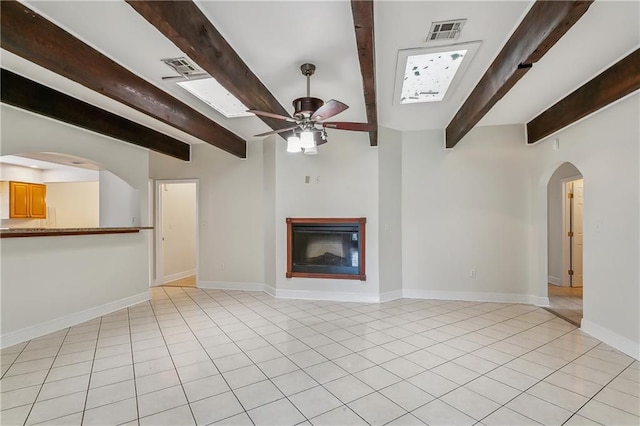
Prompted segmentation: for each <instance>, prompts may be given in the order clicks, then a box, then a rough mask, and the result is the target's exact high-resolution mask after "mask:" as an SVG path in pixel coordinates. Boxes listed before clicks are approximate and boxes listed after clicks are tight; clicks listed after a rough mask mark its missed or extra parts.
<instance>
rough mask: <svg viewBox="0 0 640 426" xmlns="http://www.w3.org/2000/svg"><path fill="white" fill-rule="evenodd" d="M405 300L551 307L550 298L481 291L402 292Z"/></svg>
mask: <svg viewBox="0 0 640 426" xmlns="http://www.w3.org/2000/svg"><path fill="white" fill-rule="evenodd" d="M402 297H403V298H405V299H435V300H463V301H467V302H494V303H526V304H528V305H536V306H549V298H548V297H537V296H533V295H530V294H512V293H485V292H479V291H477V292H476V291H440V290H411V289H404V290H402Z"/></svg>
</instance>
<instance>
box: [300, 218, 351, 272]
mask: <svg viewBox="0 0 640 426" xmlns="http://www.w3.org/2000/svg"><path fill="white" fill-rule="evenodd" d="M295 220H303V219H295ZM328 220H329V219H327V221H328ZM356 220H359V219H356ZM363 226H364V223H359V222H351V223H340V222H334V223H317V222H313V223H290V235H289V241H290V247H289V253H290V259H289V265H290V270H289V271H288V273H287V276H289V273H291V274H292V276H306V277H313V276H322V277H323V278H327V277H328V278H331V277H332V276H336V278H356V279H362V278H361V275H362V276H363V275H364V273H363V272H362V271H363V270H364V268H362V266H363V265H362V261H363V259H362V250H361V249H362V247H363V246H364V244H363V243H364V242H363V241H361V238H362V237H363V235H361V229H363ZM362 234H364V233H362Z"/></svg>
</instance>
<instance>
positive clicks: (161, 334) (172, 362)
mask: <svg viewBox="0 0 640 426" xmlns="http://www.w3.org/2000/svg"><path fill="white" fill-rule="evenodd" d="M162 291H163V292H164V291H165V290H164V289H162ZM150 306H151V311H152V312H153V316H154V318H155V320H156V324H157V325H158V330H159V331H160V336H161V337H162V340H163V342H164V345H165V347H166V348H167V352H169V359H170V360H171V364H173V369H174V370H175V372H176V375H177V376H178V381H179V382H180V388H181V389H182V392H183V393H184V399H185V400H186V401H187V405H189V411H190V412H191V417H192V418H193V421H194V423H196V424H197V420H196V417H195V415H194V414H193V410H192V409H191V404H189V398H188V397H187V392H186V391H185V390H184V383H182V379H181V378H180V375H179V374H178V368H177V367H176V364H175V362H174V360H173V356H172V355H171V352H170V351H169V345H168V344H167V340H166V338H165V335H164V333H163V332H162V327H160V322H159V321H158V316H157V315H156V311H155V309H154V307H153V303H150ZM131 352H132V356H133V348H132V349H131ZM133 369H134V374H135V364H134V366H133ZM165 389H168V388H165ZM137 399H138V395H137V394H136V401H137ZM173 408H177V407H173ZM164 411H168V410H164ZM154 414H157V413H153V414H150V416H152V415H154ZM138 424H140V417H138Z"/></svg>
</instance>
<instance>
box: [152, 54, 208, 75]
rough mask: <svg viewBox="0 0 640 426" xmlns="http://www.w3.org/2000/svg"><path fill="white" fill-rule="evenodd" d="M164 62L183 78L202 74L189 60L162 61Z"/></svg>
mask: <svg viewBox="0 0 640 426" xmlns="http://www.w3.org/2000/svg"><path fill="white" fill-rule="evenodd" d="M162 62H164V63H165V64H167V65H169V66H170V67H171V68H173V69H174V70H175V71H176V72H177V73H178V74H180V75H183V76H190V75H194V74H202V71H200V70H199V69H198V68H197V67H196V66H195V65H194V64H192V63H191V62H189V60H188V59H187V58H184V57H182V58H167V59H162Z"/></svg>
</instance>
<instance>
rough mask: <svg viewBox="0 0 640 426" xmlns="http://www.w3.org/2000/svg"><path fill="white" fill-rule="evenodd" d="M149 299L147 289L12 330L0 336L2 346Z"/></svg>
mask: <svg viewBox="0 0 640 426" xmlns="http://www.w3.org/2000/svg"><path fill="white" fill-rule="evenodd" d="M147 300H149V292H148V291H145V292H144V293H140V294H136V295H133V296H129V297H125V298H124V299H120V300H115V301H113V302H109V303H105V304H103V305H99V306H95V307H93V308H89V309H85V310H83V311H80V312H75V313H73V314H69V315H65V316H63V317H60V318H55V319H53V320H50V321H46V322H43V323H40V324H36V325H32V326H29V327H26V328H23V329H20V330H16V331H12V332H9V333H6V334H3V335H2V336H0V348H6V347H9V346H13V345H16V344H18V343H21V342H26V341H27V340H31V339H35V338H37V337H40V336H44V335H45V334H49V333H53V332H55V331H58V330H62V329H64V328H67V327H71V326H74V325H76V324H80V323H82V322H85V321H89V320H92V319H94V318H97V317H101V316H103V315H107V314H110V313H111V312H115V311H118V310H120V309H124V308H127V307H129V306H132V305H136V304H138V303H142V302H146V301H147Z"/></svg>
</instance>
